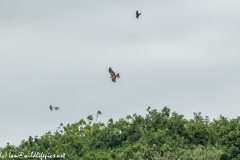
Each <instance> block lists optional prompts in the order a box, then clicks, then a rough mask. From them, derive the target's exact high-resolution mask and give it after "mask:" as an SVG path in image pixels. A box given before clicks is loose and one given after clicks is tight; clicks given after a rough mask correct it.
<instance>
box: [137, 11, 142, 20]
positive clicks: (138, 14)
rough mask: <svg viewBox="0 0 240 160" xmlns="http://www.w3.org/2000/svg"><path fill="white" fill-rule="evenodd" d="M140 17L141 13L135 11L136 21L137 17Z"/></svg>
mask: <svg viewBox="0 0 240 160" xmlns="http://www.w3.org/2000/svg"><path fill="white" fill-rule="evenodd" d="M140 15H141V13H138V11H136V17H137V19H138V17H139V16H140Z"/></svg>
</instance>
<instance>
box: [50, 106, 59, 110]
mask: <svg viewBox="0 0 240 160" xmlns="http://www.w3.org/2000/svg"><path fill="white" fill-rule="evenodd" d="M53 108H55V110H58V109H60V108H59V107H53V106H52V105H50V106H49V109H50V110H51V111H52V110H53Z"/></svg>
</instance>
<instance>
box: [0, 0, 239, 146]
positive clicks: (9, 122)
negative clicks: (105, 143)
mask: <svg viewBox="0 0 240 160" xmlns="http://www.w3.org/2000/svg"><path fill="white" fill-rule="evenodd" d="M136 10H139V12H141V13H142V15H141V16H140V18H139V19H138V20H137V19H136V18H135V12H136ZM239 28H240V1H225V0H212V1H209V0H201V1H193V0H182V1H177V0H173V1H166V0H154V1H142V0H132V1H129V0H121V1H110V0H108V1H106V0H101V1H100V0H91V1H83V0H68V1H66V0H65V1H64V0H51V1H47V0H21V1H18V0H1V1H0V73H1V79H0V96H1V100H0V106H1V107H0V109H1V111H0V113H1V116H0V127H1V132H0V147H4V146H5V145H6V143H7V142H10V143H11V144H14V145H19V144H20V142H21V140H23V139H27V138H28V136H30V135H31V136H35V135H38V136H41V135H43V134H44V133H46V132H47V131H49V130H51V131H55V130H56V129H57V127H58V126H59V125H60V123H63V124H64V125H66V124H67V123H74V122H77V121H79V120H80V119H82V118H83V119H86V117H87V116H88V115H90V114H93V115H94V116H95V115H96V113H97V111H98V110H100V111H102V113H103V114H102V115H101V116H100V117H99V120H100V121H103V122H106V121H107V120H108V119H109V118H114V120H117V119H118V118H123V117H126V116H127V115H129V114H131V115H132V114H134V113H137V114H142V115H144V114H145V113H146V108H147V107H148V106H151V107H152V108H154V109H158V110H161V109H162V108H163V107H164V106H168V107H169V108H170V109H171V110H172V111H176V112H178V113H180V114H183V115H184V116H185V117H186V118H192V117H193V114H192V113H193V112H199V111H200V112H202V114H203V115H204V116H206V115H207V116H210V118H211V119H212V118H218V116H219V115H220V114H222V115H224V116H226V117H228V118H236V117H237V116H239V112H240V111H239V109H238V108H239V104H240V103H239V102H240V98H239V95H240V76H239V69H240V63H239V62H240V54H239V50H240V45H239V42H240V38H239V37H240V31H239ZM108 67H112V68H113V70H114V71H115V72H119V73H120V75H121V78H120V79H117V82H116V83H113V82H112V81H111V79H110V78H109V77H110V75H109V73H108ZM50 104H52V105H53V106H58V107H60V110H58V111H57V112H56V111H52V112H51V111H49V108H48V107H49V105H50Z"/></svg>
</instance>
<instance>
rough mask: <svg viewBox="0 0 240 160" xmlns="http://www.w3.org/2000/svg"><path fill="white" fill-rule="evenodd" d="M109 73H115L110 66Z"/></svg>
mask: <svg viewBox="0 0 240 160" xmlns="http://www.w3.org/2000/svg"><path fill="white" fill-rule="evenodd" d="M109 73H110V74H111V76H114V75H115V73H114V72H113V70H112V68H109Z"/></svg>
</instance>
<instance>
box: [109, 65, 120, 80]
mask: <svg viewBox="0 0 240 160" xmlns="http://www.w3.org/2000/svg"><path fill="white" fill-rule="evenodd" d="M109 73H110V75H111V76H110V78H112V81H113V82H116V78H120V74H119V73H118V74H115V73H114V72H113V70H112V68H109Z"/></svg>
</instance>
